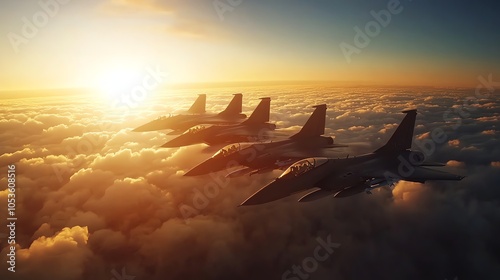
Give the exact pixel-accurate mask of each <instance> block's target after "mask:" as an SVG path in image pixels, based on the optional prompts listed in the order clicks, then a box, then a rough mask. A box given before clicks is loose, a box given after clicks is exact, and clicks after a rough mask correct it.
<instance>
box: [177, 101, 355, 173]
mask: <svg viewBox="0 0 500 280" xmlns="http://www.w3.org/2000/svg"><path fill="white" fill-rule="evenodd" d="M313 108H315V109H314V112H313V113H312V115H311V116H310V117H309V119H308V120H307V122H306V123H305V125H304V126H303V127H302V129H301V130H300V131H299V132H298V133H297V134H294V135H292V136H290V137H289V138H288V139H285V140H281V141H276V142H267V143H235V144H230V145H228V146H226V147H224V148H222V149H220V150H219V151H218V152H217V153H215V154H214V155H213V156H212V157H211V158H209V159H207V160H206V161H204V162H202V163H200V164H199V165H197V166H196V167H194V168H193V169H191V170H189V171H188V172H187V173H186V174H184V175H185V176H196V175H203V174H208V173H210V172H217V171H220V170H224V169H227V168H231V167H234V166H235V165H239V166H244V167H243V168H240V169H237V170H235V171H233V172H231V173H229V174H228V175H227V177H237V176H242V175H245V174H250V175H252V174H255V173H264V172H269V171H272V170H274V169H282V170H284V169H286V168H287V167H288V166H290V165H291V164H292V163H294V162H296V161H297V160H300V159H303V158H307V157H319V156H327V155H330V156H332V155H333V154H332V149H331V148H336V147H347V146H346V145H339V144H334V141H333V138H331V137H326V136H322V135H323V134H325V119H326V104H322V105H317V106H313Z"/></svg>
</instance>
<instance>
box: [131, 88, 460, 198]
mask: <svg viewBox="0 0 500 280" xmlns="http://www.w3.org/2000/svg"><path fill="white" fill-rule="evenodd" d="M205 101H206V96H205V95H204V94H203V95H199V97H198V99H197V100H196V101H195V103H194V104H193V105H192V106H191V108H190V109H189V110H188V114H181V115H177V116H170V117H161V118H158V119H157V120H154V121H152V122H149V123H147V124H145V125H142V126H140V127H138V128H136V129H134V130H133V131H136V132H142V131H153V130H164V129H170V130H172V132H170V133H169V134H179V133H182V134H181V135H179V136H177V137H175V138H173V139H172V140H170V141H168V142H167V143H165V144H164V145H163V146H162V147H168V148H173V147H182V146H188V145H193V144H198V143H205V144H207V145H209V146H214V145H223V144H227V145H226V146H225V147H223V148H222V149H220V150H218V151H217V152H216V153H215V154H214V155H213V156H211V157H210V158H208V159H207V160H205V161H203V162H201V163H200V164H198V165H196V166H195V167H193V168H192V169H191V170H189V171H187V172H186V173H185V174H184V175H185V176H200V175H205V174H210V173H213V172H218V171H222V170H231V169H232V170H233V171H231V172H229V173H228V174H227V175H226V177H229V178H233V177H238V176H243V175H254V174H261V173H265V172H270V171H273V170H285V171H284V172H283V173H282V174H281V175H280V176H279V177H277V178H276V179H274V180H273V181H272V182H270V183H269V184H267V185H266V186H264V187H262V188H261V189H260V190H258V191H257V192H256V193H254V194H253V195H252V196H250V197H249V198H247V199H246V200H245V201H244V202H242V203H241V205H240V206H248V205H258V204H264V203H269V202H272V201H275V200H279V199H281V198H285V197H287V196H291V195H294V194H297V193H301V192H306V191H308V192H307V193H306V194H305V195H303V196H302V197H301V198H300V199H299V202H309V201H314V200H318V199H321V198H325V197H333V198H341V197H348V196H352V195H356V194H359V193H367V194H371V192H372V190H374V189H376V188H380V187H389V188H390V187H392V186H394V184H395V183H396V182H398V181H400V180H404V181H411V182H420V183H425V182H426V181H430V180H462V179H463V178H464V177H463V176H459V175H455V174H451V173H448V172H445V171H441V170H436V169H433V168H429V167H439V166H444V165H445V164H442V163H435V162H428V161H425V157H424V154H423V153H421V152H419V151H413V150H411V146H412V141H413V132H414V128H415V121H416V116H417V110H416V109H411V110H406V111H403V113H405V114H406V116H405V117H404V119H403V120H402V122H401V123H400V125H399V126H398V127H397V129H396V131H395V132H394V134H393V135H392V136H391V138H390V139H389V141H388V142H387V143H386V144H385V145H384V146H382V147H380V148H379V149H377V150H375V151H374V152H372V153H369V154H364V155H358V156H353V157H349V155H347V156H346V157H342V158H340V157H337V156H336V155H338V154H339V152H338V149H342V148H345V147H349V145H346V144H337V143H334V139H333V138H332V137H329V136H325V135H324V134H325V119H326V109H327V106H326V104H320V105H316V106H314V107H313V108H314V112H313V113H312V114H311V116H310V117H309V119H308V120H307V121H306V123H305V124H304V126H303V127H302V128H301V130H300V131H299V132H297V133H296V134H294V135H291V136H289V137H288V138H286V139H283V140H278V141H269V140H271V138H273V134H272V133H271V132H272V131H273V130H275V129H276V125H275V124H273V123H270V122H269V121H270V120H269V118H270V102H271V99H270V98H269V97H265V98H261V101H260V103H259V104H258V106H257V107H256V108H255V110H254V111H253V112H252V114H251V115H250V117H248V118H246V115H244V114H242V113H241V111H242V95H241V94H235V96H234V98H233V99H232V100H231V102H230V103H229V105H228V106H227V108H226V109H225V110H224V111H223V112H221V113H219V114H206V113H205ZM234 167H237V168H236V169H235V170H234V169H233V168H234Z"/></svg>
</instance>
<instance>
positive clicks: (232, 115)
mask: <svg viewBox="0 0 500 280" xmlns="http://www.w3.org/2000/svg"><path fill="white" fill-rule="evenodd" d="M242 99H243V95H242V94H241V93H237V94H235V95H234V97H233V99H232V100H231V102H230V103H229V105H228V106H227V108H226V109H225V110H224V111H222V112H220V113H219V114H206V112H205V103H206V95H205V94H200V95H198V98H197V99H196V101H195V102H194V103H193V105H191V107H190V108H189V110H188V111H187V113H188V114H181V115H176V116H168V117H167V116H161V117H159V118H157V119H156V120H153V121H151V122H149V123H147V124H144V125H141V126H139V127H137V128H135V129H134V130H132V131H135V132H145V131H157V130H164V129H171V130H173V131H172V132H170V133H168V134H169V135H178V134H181V133H183V132H184V131H186V130H188V129H189V128H191V127H193V126H196V125H199V124H234V123H239V122H240V121H241V120H242V119H245V118H246V117H247V116H246V115H244V114H242V113H241V105H242V104H241V103H242Z"/></svg>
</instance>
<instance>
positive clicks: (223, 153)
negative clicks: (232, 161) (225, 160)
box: [212, 143, 254, 158]
mask: <svg viewBox="0 0 500 280" xmlns="http://www.w3.org/2000/svg"><path fill="white" fill-rule="evenodd" d="M253 144H254V143H234V144H230V145H227V146H225V147H224V148H222V149H220V150H219V151H217V153H215V154H214V155H213V156H212V157H213V158H214V157H227V156H229V155H231V154H234V153H236V152H239V151H241V150H242V149H245V148H248V147H250V146H252V145H253Z"/></svg>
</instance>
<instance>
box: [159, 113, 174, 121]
mask: <svg viewBox="0 0 500 280" xmlns="http://www.w3.org/2000/svg"><path fill="white" fill-rule="evenodd" d="M171 117H172V114H168V116H165V115H163V116H158V118H156V120H158V121H162V120H166V119H169V118H171Z"/></svg>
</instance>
